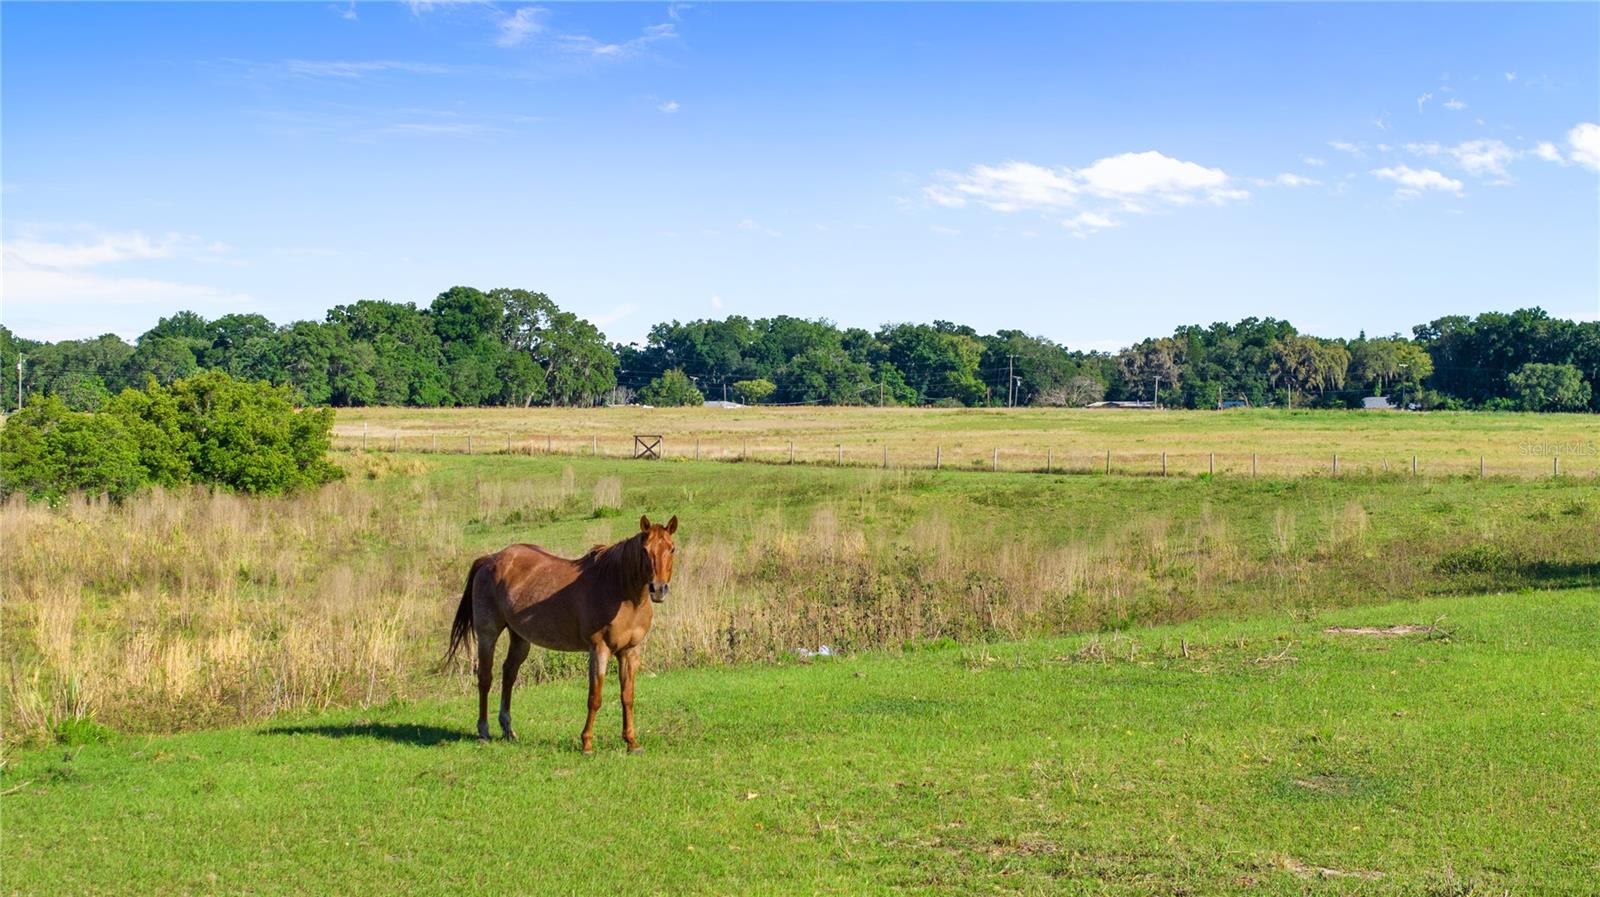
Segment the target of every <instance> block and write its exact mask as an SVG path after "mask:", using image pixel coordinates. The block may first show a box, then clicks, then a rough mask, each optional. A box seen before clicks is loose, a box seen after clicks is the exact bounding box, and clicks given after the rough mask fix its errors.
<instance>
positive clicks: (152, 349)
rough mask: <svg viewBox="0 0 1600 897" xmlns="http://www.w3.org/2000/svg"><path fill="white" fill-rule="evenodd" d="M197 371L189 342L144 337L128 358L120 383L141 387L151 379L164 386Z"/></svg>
mask: <svg viewBox="0 0 1600 897" xmlns="http://www.w3.org/2000/svg"><path fill="white" fill-rule="evenodd" d="M163 322H165V319H163ZM199 367H200V362H199V361H198V360H197V359H196V358H195V356H194V341H193V340H192V339H190V338H188V337H185V336H159V335H157V336H152V335H150V334H145V335H144V336H142V337H140V338H139V345H138V346H137V347H135V348H134V350H133V354H132V355H130V356H129V357H128V362H127V365H126V366H125V367H124V368H123V374H122V379H123V382H125V383H143V382H144V381H145V379H146V378H149V377H154V378H155V381H156V382H157V383H160V384H161V385H163V386H166V385H168V384H170V383H172V382H174V381H176V380H178V379H179V378H181V377H187V376H189V375H190V374H193V373H194V372H195V371H196V370H198V369H199Z"/></svg>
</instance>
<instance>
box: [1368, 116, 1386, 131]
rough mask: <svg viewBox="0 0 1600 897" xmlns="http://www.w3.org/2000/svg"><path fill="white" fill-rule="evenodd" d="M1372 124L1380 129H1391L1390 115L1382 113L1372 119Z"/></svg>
mask: <svg viewBox="0 0 1600 897" xmlns="http://www.w3.org/2000/svg"><path fill="white" fill-rule="evenodd" d="M1372 126H1373V127H1374V128H1377V129H1378V130H1380V131H1387V130H1389V116H1387V115H1380V116H1378V117H1377V118H1375V119H1373V120H1372Z"/></svg>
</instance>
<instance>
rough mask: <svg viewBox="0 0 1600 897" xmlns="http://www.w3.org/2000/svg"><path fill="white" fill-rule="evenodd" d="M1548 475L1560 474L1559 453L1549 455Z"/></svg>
mask: <svg viewBox="0 0 1600 897" xmlns="http://www.w3.org/2000/svg"><path fill="white" fill-rule="evenodd" d="M1550 475H1551V476H1553V477H1558V476H1561V456H1560V455H1551V456H1550Z"/></svg>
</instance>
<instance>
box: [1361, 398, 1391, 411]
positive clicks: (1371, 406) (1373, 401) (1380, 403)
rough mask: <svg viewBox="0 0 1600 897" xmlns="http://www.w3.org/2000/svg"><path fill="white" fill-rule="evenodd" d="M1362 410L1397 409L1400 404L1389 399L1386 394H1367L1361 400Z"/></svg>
mask: <svg viewBox="0 0 1600 897" xmlns="http://www.w3.org/2000/svg"><path fill="white" fill-rule="evenodd" d="M1361 410H1362V411H1399V410H1400V406H1399V405H1396V404H1395V403H1393V402H1391V401H1389V399H1388V397H1387V396H1367V397H1366V398H1364V399H1362V400H1361Z"/></svg>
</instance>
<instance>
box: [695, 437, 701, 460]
mask: <svg viewBox="0 0 1600 897" xmlns="http://www.w3.org/2000/svg"><path fill="white" fill-rule="evenodd" d="M694 459H695V460H696V461H698V460H700V437H698V436H696V437H695V438H694Z"/></svg>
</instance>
